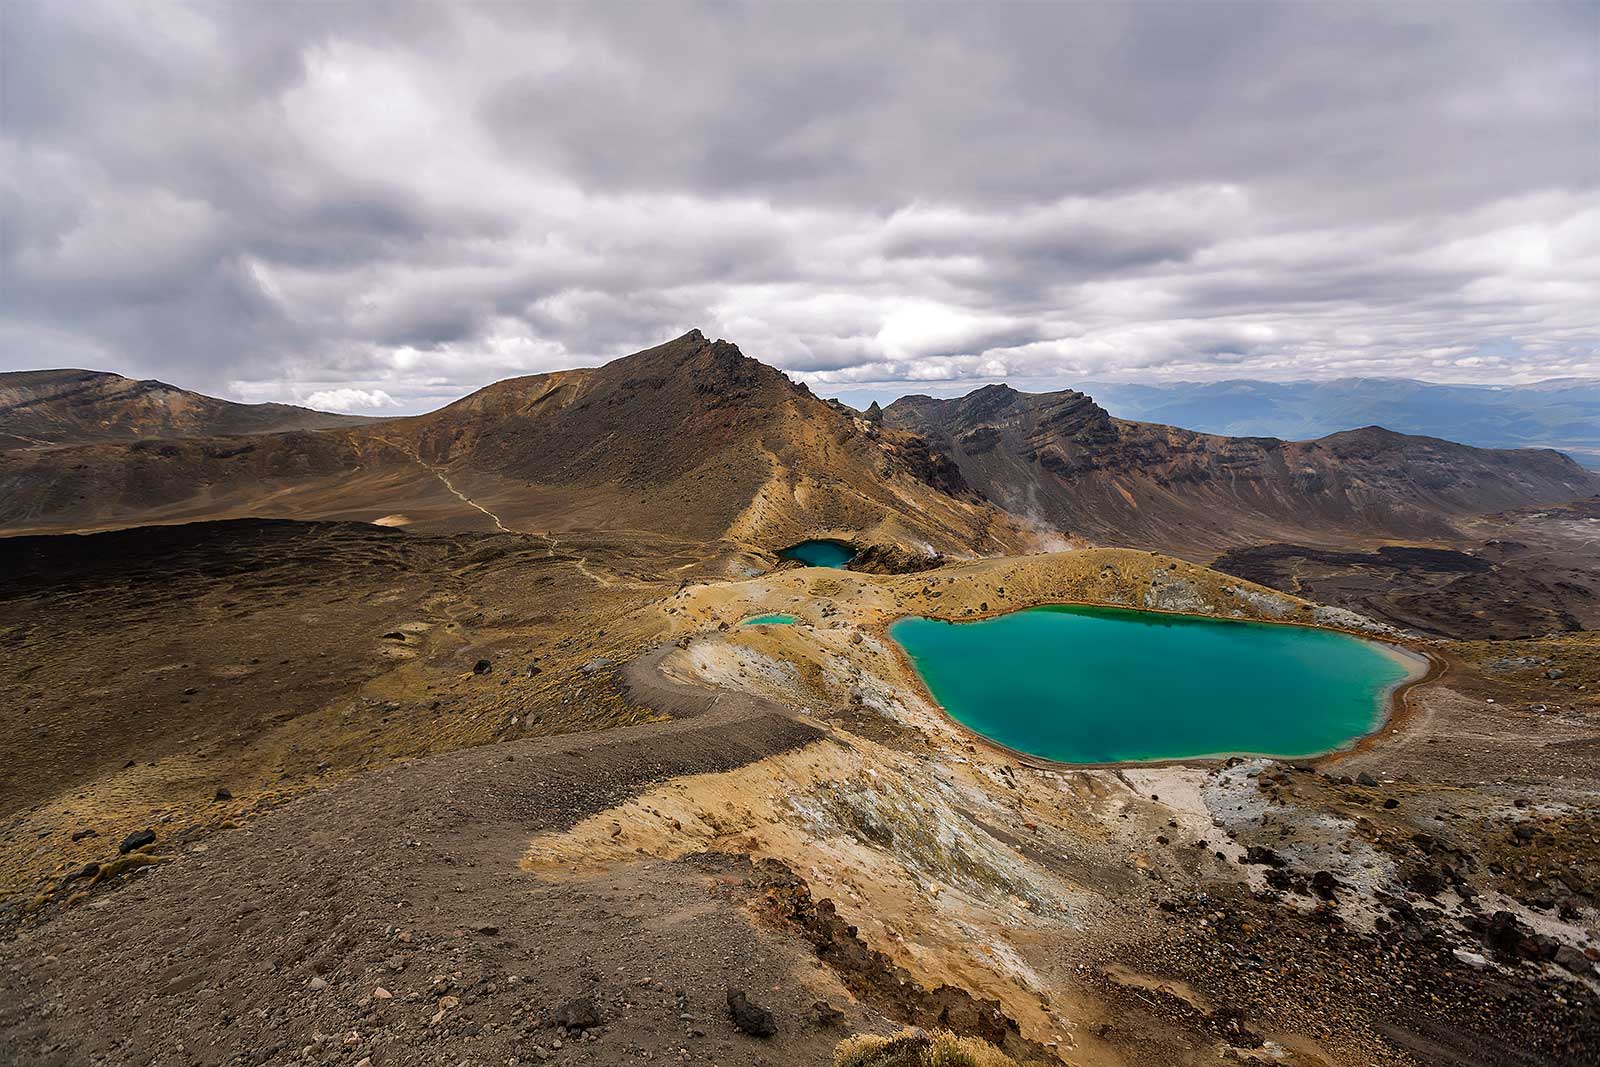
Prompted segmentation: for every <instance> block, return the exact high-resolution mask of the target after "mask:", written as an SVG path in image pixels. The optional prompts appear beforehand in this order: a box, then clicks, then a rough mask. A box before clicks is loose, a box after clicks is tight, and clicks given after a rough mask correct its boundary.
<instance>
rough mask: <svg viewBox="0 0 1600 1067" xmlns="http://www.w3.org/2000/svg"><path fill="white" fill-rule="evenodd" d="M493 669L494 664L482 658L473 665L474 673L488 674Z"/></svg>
mask: <svg viewBox="0 0 1600 1067" xmlns="http://www.w3.org/2000/svg"><path fill="white" fill-rule="evenodd" d="M492 669H493V664H491V663H490V662H489V661H488V660H486V659H480V660H479V661H478V662H476V663H474V664H473V665H472V673H473V674H488V673H489V672H490V671H491V670H492Z"/></svg>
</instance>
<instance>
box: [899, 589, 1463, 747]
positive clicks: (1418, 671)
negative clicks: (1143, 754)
mask: <svg viewBox="0 0 1600 1067" xmlns="http://www.w3.org/2000/svg"><path fill="white" fill-rule="evenodd" d="M1049 607H1065V608H1103V609H1107V610H1109V611H1114V612H1125V613H1129V614H1133V615H1139V614H1147V615H1164V616H1173V617H1178V618H1185V619H1193V620H1198V621H1204V622H1213V623H1229V622H1232V623H1241V624H1245V625H1250V624H1258V625H1263V626H1287V627H1294V628H1297V629H1301V630H1311V631H1319V632H1324V633H1334V634H1341V635H1344V636H1347V637H1351V638H1355V639H1357V640H1360V641H1362V642H1363V643H1364V644H1367V645H1370V646H1372V647H1373V648H1374V649H1376V650H1377V651H1379V652H1380V653H1381V654H1383V655H1384V656H1385V657H1387V658H1389V659H1391V660H1392V661H1394V662H1396V663H1397V664H1398V665H1400V666H1401V667H1402V668H1403V669H1404V670H1405V671H1406V676H1405V677H1404V678H1401V679H1400V680H1398V681H1396V682H1394V683H1391V684H1390V685H1388V686H1386V687H1385V689H1384V691H1383V693H1382V695H1381V696H1380V697H1379V700H1380V701H1381V708H1380V710H1379V717H1378V720H1377V721H1376V722H1375V723H1374V724H1373V726H1372V728H1371V729H1370V730H1367V731H1364V732H1363V733H1361V734H1360V735H1359V736H1356V737H1354V738H1352V739H1351V740H1350V741H1349V742H1347V743H1346V744H1343V745H1340V746H1338V747H1336V748H1332V749H1327V750H1324V751H1320V752H1315V753H1309V754H1298V755H1284V754H1279V753H1270V752H1254V751H1222V752H1215V753H1204V754H1198V755H1189V756H1173V757H1156V758H1151V759H1122V760H1097V761H1083V762H1077V761H1069V760H1060V759H1052V758H1050V757H1048V756H1040V755H1037V754H1035V753H1031V752H1026V751H1024V750H1022V749H1018V748H1015V747H1013V746H1011V745H1008V744H1006V743H1005V742H1003V741H999V740H996V739H995V738H992V737H990V736H988V735H986V734H984V733H982V732H980V731H978V730H976V729H974V728H973V727H971V726H969V725H967V724H966V723H964V722H962V721H961V720H960V719H959V718H957V717H956V716H955V715H953V714H952V713H951V712H950V710H949V709H948V708H946V707H945V706H944V704H943V703H942V702H941V701H940V700H939V699H938V698H937V697H935V696H934V694H933V692H932V690H931V689H930V688H929V686H928V683H927V680H926V679H925V678H924V677H923V674H922V671H921V670H920V669H919V668H918V666H917V663H916V661H915V659H914V658H913V657H912V655H911V654H910V652H909V651H908V650H907V649H906V648H905V646H903V645H902V644H901V643H900V642H899V641H898V640H897V639H896V638H895V637H893V636H892V635H891V634H890V632H889V631H890V628H891V627H893V626H894V625H895V624H896V623H899V622H901V621H903V620H906V619H914V618H919V619H925V620H927V621H930V622H942V623H946V624H949V625H961V624H963V623H968V622H983V621H989V620H993V619H997V618H1001V617H1003V616H1007V615H1015V614H1018V613H1020V612H1026V611H1032V610H1036V609H1039V608H1049ZM871 629H872V630H873V631H874V633H875V634H876V635H877V636H878V637H879V638H880V639H882V640H883V642H884V644H885V645H886V646H887V647H888V648H889V649H890V650H891V651H892V654H893V655H894V656H895V657H896V658H897V660H898V662H899V664H900V666H901V668H902V669H903V670H905V672H906V674H907V675H908V676H909V677H910V678H911V679H912V681H913V682H914V684H915V686H916V689H917V692H918V695H919V696H921V697H922V698H923V699H925V700H926V701H927V702H928V703H929V704H931V705H932V706H933V707H934V708H935V709H937V711H938V713H939V715H940V716H941V717H942V718H943V719H945V720H946V721H947V722H949V723H950V724H951V725H953V726H954V727H956V729H957V730H958V731H960V732H961V733H962V734H964V735H966V736H967V737H969V738H971V739H972V740H974V741H976V742H979V743H981V744H983V745H986V746H988V747H989V748H991V749H993V750H995V751H998V752H1001V753H1004V754H1005V755H1007V756H1009V757H1011V758H1013V759H1015V760H1016V761H1018V762H1019V763H1021V764H1023V765H1025V766H1029V767H1032V768H1035V769H1039V770H1053V771H1061V770H1106V769H1112V770H1114V769H1118V768H1133V769H1161V768H1171V767H1203V768H1210V767H1217V766H1221V765H1223V764H1225V763H1227V762H1228V761H1230V760H1237V759H1268V760H1275V761H1279V762H1285V763H1304V764H1312V765H1318V764H1321V763H1324V762H1328V763H1331V762H1334V761H1337V760H1339V759H1342V758H1345V757H1348V756H1351V755H1354V754H1356V753H1359V752H1363V751H1366V750H1368V749H1369V748H1370V747H1371V746H1372V745H1373V744H1375V743H1377V742H1378V741H1379V740H1381V739H1382V738H1384V737H1386V736H1388V735H1389V734H1390V733H1392V732H1393V731H1394V730H1395V729H1397V728H1398V727H1399V726H1400V725H1402V724H1403V723H1404V722H1406V721H1407V720H1408V719H1409V718H1410V717H1411V716H1412V715H1413V714H1414V711H1415V709H1414V708H1413V707H1412V704H1411V700H1410V694H1411V691H1412V690H1413V689H1414V688H1415V687H1417V686H1420V685H1424V684H1427V683H1429V682H1432V681H1435V680H1437V679H1438V678H1439V677H1440V676H1442V675H1443V674H1444V673H1445V670H1446V669H1447V664H1446V662H1445V661H1444V660H1443V658H1442V657H1440V656H1438V655H1437V654H1436V653H1434V652H1432V651H1431V650H1428V649H1426V648H1424V647H1416V646H1412V645H1410V644H1405V643H1402V642H1401V640H1396V639H1393V638H1387V639H1386V638H1380V637H1376V636H1374V635H1373V634H1371V633H1368V632H1363V631H1360V630H1353V629H1349V628H1347V627H1341V626H1329V625H1323V624H1319V623H1312V622H1299V621H1294V620H1288V619H1272V618H1237V617H1231V616H1224V615H1208V614H1203V613H1198V612H1191V611H1174V610H1171V609H1167V608H1144V607H1134V606H1131V605H1128V604H1115V603H1106V602H1103V601H1081V600H1051V601H1045V602H1040V603H1036V604H1028V605H1025V606H1021V607H1011V608H1007V609H1004V610H997V611H986V612H981V613H978V614H974V615H969V616H964V617H961V618H951V617H944V616H940V615H938V614H928V613H920V614H915V615H900V616H896V617H895V618H892V619H888V620H886V621H884V622H882V623H879V624H877V625H875V626H873V627H871Z"/></svg>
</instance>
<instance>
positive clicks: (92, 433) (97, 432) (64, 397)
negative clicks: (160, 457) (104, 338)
mask: <svg viewBox="0 0 1600 1067" xmlns="http://www.w3.org/2000/svg"><path fill="white" fill-rule="evenodd" d="M374 421H377V420H374V419H369V418H366V417H364V416H361V415H335V414H333V413H332V412H327V411H314V410H312V409H311V408H302V407H296V406H294V405H293V404H236V403H234V402H232V401H230V400H219V399H218V398H216V397H214V396H206V395H204V394H202V393H192V392H190V391H189V390H187V389H179V388H177V387H176V386H172V385H168V384H166V383H165V382H157V381H135V380H134V379H132V378H124V377H123V376H122V375H120V374H108V373H106V372H104V371H93V370H38V371H8V372H5V373H0V449H6V448H36V447H40V446H49V445H81V444H88V443H91V442H95V441H129V440H140V439H152V438H170V437H219V436H231V435H235V434H254V433H277V432H280V431H283V430H314V429H322V428H325V427H330V426H356V425H360V424H362V423H368V422H374Z"/></svg>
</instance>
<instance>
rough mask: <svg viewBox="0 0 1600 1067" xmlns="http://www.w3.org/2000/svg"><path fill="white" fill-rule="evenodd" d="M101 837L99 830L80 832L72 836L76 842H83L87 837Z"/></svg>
mask: <svg viewBox="0 0 1600 1067" xmlns="http://www.w3.org/2000/svg"><path fill="white" fill-rule="evenodd" d="M99 836H100V831H99V830H79V831H78V832H77V833H75V834H73V835H72V839H73V840H74V841H82V840H83V839H84V838H86V837H99Z"/></svg>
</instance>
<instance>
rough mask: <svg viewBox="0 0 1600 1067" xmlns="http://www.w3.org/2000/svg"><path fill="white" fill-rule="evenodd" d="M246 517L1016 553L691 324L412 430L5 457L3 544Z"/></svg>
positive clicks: (963, 502)
mask: <svg viewBox="0 0 1600 1067" xmlns="http://www.w3.org/2000/svg"><path fill="white" fill-rule="evenodd" d="M949 490H953V491H954V493H955V494H956V495H952V492H950V491H949ZM240 516H261V517H282V518H317V519H356V520H364V521H376V520H379V519H385V520H386V521H391V522H394V523H397V524H410V525H417V526H419V527H422V528H424V529H439V530H450V529H484V530H496V529H506V530H513V531H524V532H532V533H541V534H542V533H551V532H557V533H566V532H572V531H581V530H595V529H602V528H603V529H608V530H612V531H616V530H637V531H641V532H651V533H657V534H664V535H667V536H672V537H681V538H686V539H692V540H717V539H721V538H728V539H731V540H734V541H737V542H741V543H746V544H752V545H758V546H761V547H767V548H773V547H781V546H782V545H783V544H787V543H790V542H791V541H793V540H798V539H800V538H803V537H805V536H806V535H807V534H810V533H818V532H822V531H828V530H836V531H855V532H859V533H862V534H863V535H866V536H882V537H890V538H893V539H896V540H901V541H914V542H926V543H928V544H930V545H932V546H933V547H936V548H939V549H942V550H945V551H956V552H963V551H965V552H971V551H994V550H998V549H1000V548H1001V547H1004V546H1005V545H1008V544H1011V543H1012V541H1013V540H1015V532H1014V531H1008V527H1007V524H1006V523H1004V521H1003V520H1002V519H1001V517H999V516H998V515H997V514H996V513H995V512H994V511H993V509H991V508H989V507H987V506H986V505H984V504H982V503H981V502H979V501H977V500H976V498H975V497H972V496H971V494H963V490H962V487H961V485H960V481H959V477H958V475H957V474H956V473H955V472H954V471H953V470H951V469H949V468H948V467H945V466H941V464H940V462H939V461H938V459H937V458H935V457H933V456H931V455H930V454H929V453H928V452H927V450H926V448H925V447H923V446H922V444H921V442H920V441H918V440H916V439H914V438H911V437H909V436H908V435H905V434H901V433H895V432H888V433H885V432H882V431H880V430H879V429H878V428H877V427H875V426H872V425H869V424H867V423H866V422H865V421H863V420H859V419H856V418H854V417H852V416H850V415H849V414H847V413H842V412H840V411H837V410H835V409H834V408H833V407H832V406H830V405H828V404H826V403H824V402H823V401H821V400H818V399H817V398H816V397H814V396H812V395H811V393H810V391H809V390H807V389H806V388H805V387H804V386H801V385H796V384H795V383H793V382H791V381H790V380H789V379H788V378H786V377H785V376H784V375H783V374H782V373H781V372H779V371H777V370H774V369H773V368H771V367H768V366H765V365H764V364H762V363H760V362H758V361H757V360H754V359H750V358H749V357H746V356H744V355H743V354H742V353H740V351H739V349H738V348H737V347H736V346H735V345H732V344H729V343H728V342H725V341H716V342H712V341H709V340H707V339H706V338H705V337H704V336H703V335H702V334H701V333H700V332H699V331H698V330H696V331H691V332H690V333H688V334H685V335H684V336H682V337H680V338H678V339H676V340H674V341H671V342H668V343H667V344H664V345H660V346H657V347H655V348H651V349H647V350H646V351H643V352H639V353H637V354H635V355H632V356H627V357H624V358H622V359H618V360H615V361H613V362H611V363H608V364H606V365H605V366H603V367H599V368H596V369H586V370H573V371H561V372H556V373H553V374H544V375H534V376H530V377H525V378H514V379H510V380H507V381H503V382H499V383H496V384H494V385H491V386H489V387H487V388H485V389H483V390H480V391H479V392H477V393H474V394H472V395H471V396H468V397H466V398H464V399H462V400H460V401H458V402H456V403H454V404H451V405H449V406H448V407H445V408H442V409H440V410H438V411H435V412H432V413H430V414H427V415H422V416H417V417H414V418H405V419H393V420H388V421H384V422H381V423H370V424H363V425H357V426H351V427H348V428H339V429H329V430H320V431H308V432H290V433H280V434H272V435H265V434H256V435H248V436H239V437H230V438H228V439H225V440H222V439H216V438H206V439H199V438H196V439H187V440H171V441H159V442H158V441H141V442H134V443H132V444H120V443H119V444H111V443H98V444H90V445H83V446H79V447H75V448H57V449H51V450H28V451H13V452H10V453H6V454H4V455H3V456H0V526H3V527H4V528H6V529H7V530H8V531H10V532H24V531H39V532H43V531H52V530H63V529H97V528H111V527H116V526H128V525H135V524H139V523H146V522H170V521H185V520H193V519H202V518H231V517H240ZM996 538H999V539H998V540H997V539H996ZM1008 538H1009V539H1010V540H1008Z"/></svg>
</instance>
